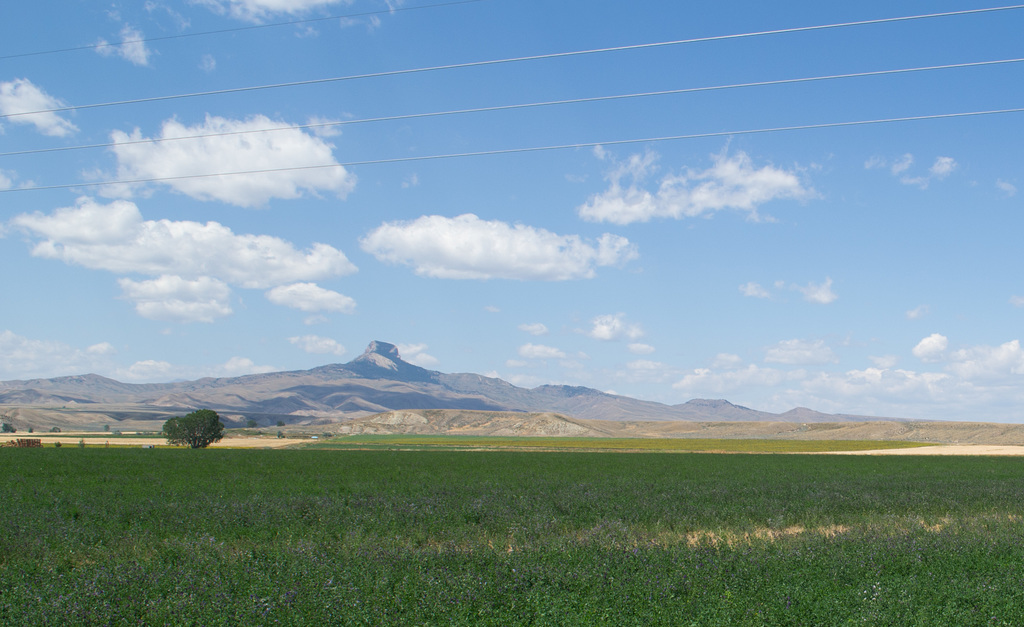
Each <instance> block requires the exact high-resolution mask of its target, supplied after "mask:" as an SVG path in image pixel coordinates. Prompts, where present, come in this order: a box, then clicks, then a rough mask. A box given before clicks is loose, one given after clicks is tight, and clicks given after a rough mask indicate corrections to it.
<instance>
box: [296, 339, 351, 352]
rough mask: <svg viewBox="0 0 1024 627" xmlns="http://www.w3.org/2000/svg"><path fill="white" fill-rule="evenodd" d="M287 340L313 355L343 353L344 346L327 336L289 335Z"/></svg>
mask: <svg viewBox="0 0 1024 627" xmlns="http://www.w3.org/2000/svg"><path fill="white" fill-rule="evenodd" d="M288 341H289V342H291V344H292V345H294V346H298V347H299V348H301V349H302V350H304V351H306V352H307V353H311V354H314V355H343V354H344V353H345V347H344V346H342V345H341V344H339V343H338V342H337V341H336V340H333V339H331V338H329V337H321V336H319V335H302V336H298V337H290V338H288Z"/></svg>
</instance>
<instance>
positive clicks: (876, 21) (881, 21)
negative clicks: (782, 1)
mask: <svg viewBox="0 0 1024 627" xmlns="http://www.w3.org/2000/svg"><path fill="white" fill-rule="evenodd" d="M1022 8H1024V4H1016V5H1008V6H1002V7H991V8H984V9H965V10H962V11H948V12H944V13H927V14H921V15H909V16H902V17H889V18H879V19H874V20H860V21H856V22H840V23H835V24H824V25H818V26H798V27H793V28H782V29H775V30H766V31H757V32H750V33H740V34H732V35H714V36H709V37H695V38H691V39H677V40H674V41H662V42H654V43H646V44H631V45H625V46H612V47H608V48H594V49H590V50H576V51H570V52H554V53H549V54H538V55H529V56H523V57H509V58H505V59H492V60H488V61H469V62H465V63H451V64H447V65H435V66H429V67H420V68H410V69H404V70H390V71H385V72H370V73H366V74H352V75H348V76H335V77H329V78H317V79H309V80H303V81H291V82H287V83H274V84H269V85H255V86H249V87H234V88H229V89H216V90H210V91H201V92H192V93H186V94H172V95H167V96H152V97H148V98H133V99H128V100H116V101H110V102H98V103H93V104H85V105H69V106H64V107H55V108H51V109H39V110H36V111H20V112H17V113H7V114H2V115H0V119H2V118H9V117H15V116H22V115H33V114H39V113H60V112H63V111H76V110H81V109H95V108H99V107H112V106H120V105H129V104H142V103H147V102H159V101H166V100H179V99H183V98H197V97H203V96H215V95H223V94H236V93H244V92H250V91H259V90H265V89H280V88H285V87H300V86H306V85H318V84H324V83H334V82H340V81H351V80H360V79H367V78H382V77H387V76H401V75H406V74H417V73H422V72H436V71H440V70H454V69H464V68H471V67H485V66H490V65H499V64H505V63H519V62H523V61H539V60H545V59H560V58H568V57H576V56H583V55H591V54H602V53H608V52H624V51H628V50H643V49H650V48H659V47H666V46H678V45H683V44H693V43H705V42H711V41H725V40H731V39H741V38H747V37H762V36H767V35H781V34H788V33H800V32H810V31H817V30H826V29H834V28H846V27H852V26H868V25H873V24H886V23H893V22H905V21H910V20H923V19H931V18H939V17H952V16H960V15H970V14H977V13H991V12H994V11H1008V10H1014V9H1022Z"/></svg>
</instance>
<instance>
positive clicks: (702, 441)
mask: <svg viewBox="0 0 1024 627" xmlns="http://www.w3.org/2000/svg"><path fill="white" fill-rule="evenodd" d="M311 446H312V447H313V448H326V449H353V448H358V449H374V448H380V449H403V450H406V449H459V448H498V449H554V450H561V449H568V450H595V451H601V450H621V451H665V452H668V451H686V452H705V453H710V452H715V453H825V452H835V451H870V450H878V449H890V448H893V449H895V448H915V447H920V446H933V445H932V444H927V443H923V442H905V441H879V440H766V439H732V438H729V439H723V438H715V439H709V438H589V437H584V438H574V437H565V436H557V437H539V436H524V437H515V436H479V435H466V436H458V435H353V436H345V437H342V438H335V439H330V440H326V441H323V442H320V443H317V444H313V445H311Z"/></svg>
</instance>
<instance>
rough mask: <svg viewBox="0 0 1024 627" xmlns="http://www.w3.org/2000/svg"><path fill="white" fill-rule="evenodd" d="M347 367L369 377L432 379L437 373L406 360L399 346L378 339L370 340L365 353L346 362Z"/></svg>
mask: <svg viewBox="0 0 1024 627" xmlns="http://www.w3.org/2000/svg"><path fill="white" fill-rule="evenodd" d="M345 368H347V369H348V370H350V371H351V372H355V373H356V374H358V375H360V376H363V377H366V378H368V379H395V380H399V381H432V380H433V379H434V378H435V375H436V374H437V373H435V372H432V371H430V370H426V369H424V368H420V367H419V366H414V365H413V364H410V363H409V362H407V361H404V360H403V359H402V356H401V355H400V354H399V352H398V347H397V346H395V345H394V344H389V343H388V342H381V341H378V340H374V341H372V342H370V345H369V346H367V347H366V350H365V351H363V354H362V355H360V356H359V357H356V358H355V359H353V360H352V361H350V362H348V363H347V364H345Z"/></svg>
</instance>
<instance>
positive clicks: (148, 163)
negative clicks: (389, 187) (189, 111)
mask: <svg viewBox="0 0 1024 627" xmlns="http://www.w3.org/2000/svg"><path fill="white" fill-rule="evenodd" d="M278 128H279V129H283V130H276V131H271V130H267V129H278ZM261 131H262V132H261ZM199 135H203V137H197V136H199ZM110 137H111V140H112V142H113V143H114V146H113V147H112V148H111V150H113V152H114V154H115V155H116V156H117V161H118V177H119V178H120V179H122V180H150V179H163V180H161V181H160V183H161V184H163V185H167V186H169V187H171V188H172V189H174V190H175V191H177V192H179V193H182V194H185V195H187V196H190V197H192V198H196V199H198V200H219V201H221V202H225V203H228V204H232V205H237V206H240V207H259V206H263V205H265V204H266V203H267V202H268V201H269V200H270V199H272V198H284V199H289V198H299V197H301V196H303V195H304V194H306V193H312V194H316V193H318V192H320V191H327V192H333V193H334V194H336V195H337V196H338V197H339V198H345V197H346V196H347V195H348V194H349V193H350V192H351V191H352V190H353V189H354V188H355V184H356V177H355V175H354V174H352V173H350V172H349V171H348V170H346V169H345V168H344V167H342V166H340V165H338V162H337V161H336V160H335V159H334V154H333V151H332V150H333V148H334V146H333V144H330V143H328V142H326V141H324V140H323V139H322V138H319V137H315V136H314V135H310V134H308V133H306V132H304V131H302V130H301V129H299V128H297V127H295V126H294V125H289V124H287V123H285V122H281V121H275V120H271V119H270V118H267V117H266V116H262V115H254V116H251V117H249V118H247V119H245V120H230V119H227V118H222V117H216V116H209V115H208V116H207V117H206V120H205V121H204V122H203V123H201V124H196V125H194V126H186V125H184V124H182V123H181V122H178V121H177V120H173V119H172V120H167V121H165V122H164V123H163V127H162V128H161V132H160V135H159V137H156V138H147V137H143V136H142V133H141V132H140V131H139V129H137V128H136V129H135V130H134V131H132V133H131V134H129V133H125V132H123V131H113V132H112V133H111V134H110ZM186 138H192V139H186ZM319 166H326V167H319ZM303 168H306V169H303ZM220 172H223V173H231V172H255V173H254V174H235V175H231V176H208V175H209V174H211V173H220ZM180 177H185V178H180ZM140 185H142V184H140ZM123 190H124V186H115V187H111V188H110V189H109V190H108V193H110V194H115V195H116V194H119V193H121V192H123Z"/></svg>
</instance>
